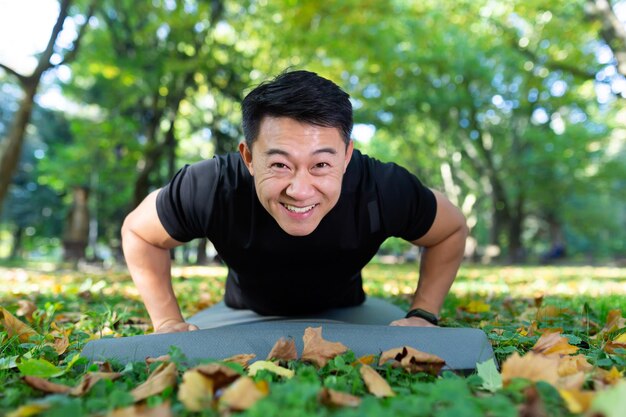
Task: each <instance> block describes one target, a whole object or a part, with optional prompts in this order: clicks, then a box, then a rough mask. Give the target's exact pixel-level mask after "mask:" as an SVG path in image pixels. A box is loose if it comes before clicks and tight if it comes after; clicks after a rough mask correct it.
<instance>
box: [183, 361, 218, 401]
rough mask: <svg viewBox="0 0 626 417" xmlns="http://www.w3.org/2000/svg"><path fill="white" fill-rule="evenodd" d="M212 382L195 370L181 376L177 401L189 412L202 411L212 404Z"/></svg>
mask: <svg viewBox="0 0 626 417" xmlns="http://www.w3.org/2000/svg"><path fill="white" fill-rule="evenodd" d="M214 392H215V390H214V389H213V381H212V380H211V379H210V378H208V377H207V376H205V375H203V374H202V373H200V372H198V371H196V370H189V371H187V372H185V373H184V374H183V382H182V383H181V384H180V387H179V388H178V399H179V400H180V402H181V403H183V405H184V406H185V408H186V409H187V410H189V411H202V410H203V409H205V408H209V407H211V406H212V404H213V393H214Z"/></svg>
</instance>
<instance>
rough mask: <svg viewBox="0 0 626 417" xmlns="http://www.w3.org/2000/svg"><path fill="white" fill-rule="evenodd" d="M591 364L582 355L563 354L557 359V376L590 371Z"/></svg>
mask: <svg viewBox="0 0 626 417" xmlns="http://www.w3.org/2000/svg"><path fill="white" fill-rule="evenodd" d="M592 369H593V365H592V364H590V363H589V361H588V360H587V358H586V357H585V356H584V355H576V356H563V357H562V358H561V359H560V360H559V367H558V374H559V376H568V375H574V374H577V373H579V372H581V371H582V372H591V370H592Z"/></svg>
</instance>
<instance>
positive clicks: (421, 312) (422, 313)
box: [404, 308, 439, 326]
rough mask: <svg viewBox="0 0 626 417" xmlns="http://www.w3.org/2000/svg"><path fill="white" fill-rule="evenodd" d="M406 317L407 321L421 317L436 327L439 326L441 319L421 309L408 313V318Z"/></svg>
mask: <svg viewBox="0 0 626 417" xmlns="http://www.w3.org/2000/svg"><path fill="white" fill-rule="evenodd" d="M404 317H405V318H407V319H408V318H409V317H419V318H421V319H424V320H426V321H427V322H429V323H430V324H434V325H435V326H437V325H439V319H438V318H437V316H435V315H434V314H433V313H431V312H430V311H426V310H423V309H421V308H414V309H413V310H410V311H409V312H408V313H406V316H404Z"/></svg>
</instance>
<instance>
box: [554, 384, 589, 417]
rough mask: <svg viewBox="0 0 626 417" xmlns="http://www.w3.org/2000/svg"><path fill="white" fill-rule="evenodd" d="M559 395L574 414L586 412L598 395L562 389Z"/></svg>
mask: <svg viewBox="0 0 626 417" xmlns="http://www.w3.org/2000/svg"><path fill="white" fill-rule="evenodd" d="M559 394H561V398H563V401H564V402H565V405H566V407H567V409H568V410H569V411H570V412H571V413H574V414H581V413H584V412H586V411H587V410H588V409H589V407H590V406H591V402H592V401H593V398H594V397H595V395H596V393H595V392H593V391H582V390H567V389H560V390H559Z"/></svg>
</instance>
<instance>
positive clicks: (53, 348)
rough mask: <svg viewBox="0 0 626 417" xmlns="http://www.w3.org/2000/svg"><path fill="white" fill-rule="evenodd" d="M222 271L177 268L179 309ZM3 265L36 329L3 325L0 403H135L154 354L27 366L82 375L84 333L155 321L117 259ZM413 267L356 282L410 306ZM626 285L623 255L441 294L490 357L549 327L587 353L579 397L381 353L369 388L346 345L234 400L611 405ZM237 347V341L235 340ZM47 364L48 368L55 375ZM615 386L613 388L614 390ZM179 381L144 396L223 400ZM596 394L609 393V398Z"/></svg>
mask: <svg viewBox="0 0 626 417" xmlns="http://www.w3.org/2000/svg"><path fill="white" fill-rule="evenodd" d="M225 274H226V270H225V269H224V268H222V267H216V266H212V267H176V268H174V270H173V276H174V286H175V289H176V292H177V295H178V297H179V301H180V304H181V308H182V310H183V311H184V313H185V315H188V316H189V315H192V314H194V313H196V312H197V311H199V310H202V309H204V308H206V307H208V306H210V305H212V304H213V303H215V302H217V301H219V300H220V299H221V296H222V291H223V286H224V277H225ZM0 276H1V277H2V278H1V280H2V281H1V282H2V286H1V288H0V306H1V307H4V308H5V309H6V310H7V311H9V312H10V313H12V314H14V315H16V316H17V317H18V318H19V319H20V320H22V321H23V322H24V323H28V324H29V325H30V326H31V327H32V328H33V329H34V330H35V331H36V333H37V334H36V335H34V336H32V337H31V338H30V340H22V341H20V340H18V338H17V337H15V336H13V337H9V332H8V331H7V328H6V326H5V327H2V326H0V380H2V381H4V383H3V384H2V385H1V386H0V415H3V414H4V413H7V414H9V415H11V416H30V415H42V416H53V415H77V416H81V415H84V416H91V415H94V416H95V415H108V414H111V413H113V410H115V409H119V408H123V407H130V406H132V405H133V404H135V403H136V401H135V400H133V398H132V396H130V395H129V391H130V390H132V389H133V388H134V387H136V386H138V385H140V384H141V383H142V382H144V381H145V380H146V378H147V377H148V375H149V373H150V372H151V371H152V370H154V367H155V366H156V365H154V364H152V365H149V366H148V365H146V364H145V363H132V364H119V363H113V362H112V363H111V364H109V365H107V366H111V367H112V368H113V370H114V371H117V372H120V373H121V374H122V377H120V378H118V379H116V380H115V381H110V380H101V381H99V382H97V383H96V384H95V385H94V386H93V387H92V388H91V390H90V391H88V392H86V393H85V394H83V395H80V396H72V395H68V394H49V393H45V392H42V391H41V390H38V389H35V388H32V387H31V386H29V385H28V384H27V383H26V382H25V379H24V376H25V375H33V374H37V373H39V374H40V375H44V376H45V379H46V380H47V381H51V382H55V383H59V384H65V385H68V386H76V385H77V384H78V383H79V381H80V380H81V379H82V378H84V377H85V375H87V374H89V373H93V372H96V371H99V370H101V367H102V364H100V365H99V364H93V363H89V362H88V361H87V360H86V359H84V358H82V357H80V351H81V349H82V347H83V346H84V345H85V343H87V342H88V341H89V340H92V339H94V338H99V337H119V336H132V335H137V334H143V333H146V332H150V331H151V327H150V323H149V320H148V317H147V315H146V313H145V311H144V309H143V304H142V303H141V301H140V299H139V295H138V293H137V291H136V289H135V287H134V285H133V284H132V281H131V280H130V278H129V276H128V274H127V273H126V271H124V270H121V271H106V272H102V271H97V270H94V271H82V272H76V271H70V270H54V269H53V268H48V269H45V268H39V269H38V270H28V269H24V268H20V267H17V266H16V267H4V268H0ZM416 281H417V266H416V265H414V264H400V265H382V264H371V265H369V266H368V267H367V268H366V270H365V271H364V285H365V288H366V291H367V292H368V293H369V294H372V295H377V296H382V297H385V298H387V299H389V300H391V301H392V302H394V303H395V304H397V305H399V306H401V307H403V308H407V307H408V306H409V303H410V299H411V294H412V292H413V290H414V288H415V284H416ZM625 295H626V269H624V268H621V269H620V268H609V267H581V266H577V267H567V266H560V267H487V266H485V267H483V266H480V267H479V266H465V267H463V268H462V269H461V271H460V273H459V276H458V278H457V280H456V282H455V284H454V285H453V288H452V291H451V293H450V295H449V296H448V298H447V299H446V302H445V304H444V308H443V311H442V325H444V326H449V327H460V326H463V327H475V328H481V329H483V330H484V331H485V332H486V333H487V335H488V337H489V339H490V341H491V342H492V345H493V348H494V352H495V353H496V358H497V360H498V363H499V364H502V363H504V362H505V361H506V360H507V358H509V357H511V356H512V355H513V354H519V355H521V356H524V355H525V354H526V353H527V352H529V351H530V350H531V349H532V348H533V346H534V345H535V343H536V342H537V340H538V339H539V337H540V335H541V332H542V329H543V330H545V329H555V328H556V329H558V330H559V332H560V333H561V335H563V336H564V337H565V338H566V340H567V342H568V343H569V345H570V346H574V347H575V348H576V351H577V354H582V355H584V357H585V358H586V360H587V361H588V363H589V364H591V366H592V367H593V370H589V371H588V372H586V373H585V381H584V383H583V385H582V391H584V392H583V394H584V393H586V394H585V395H586V396H587V397H589V401H587V403H584V401H583V400H582V399H581V398H583V397H579V395H580V396H582V395H583V394H581V393H580V392H579V391H581V390H579V391H576V392H574V394H571V395H574V396H575V400H576V401H573V400H572V399H571V397H568V395H570V394H568V393H567V392H565V391H563V389H562V387H561V388H559V386H557V385H555V384H550V383H546V382H532V381H531V380H529V379H526V378H514V379H512V380H510V381H508V382H507V383H506V384H504V386H503V387H499V388H497V389H489V386H488V385H487V384H486V382H485V381H486V380H487V379H489V377H490V376H493V377H494V378H496V379H497V377H499V375H497V371H496V373H495V374H492V375H490V374H488V371H486V370H483V372H482V374H481V373H480V372H479V373H476V374H472V375H469V376H463V375H456V374H454V373H451V372H444V373H443V374H440V375H438V376H432V375H429V374H426V373H415V374H411V373H408V372H406V371H404V370H403V369H402V368H391V367H388V366H381V367H376V369H377V371H378V372H379V374H380V375H382V376H383V377H384V378H385V380H386V381H387V382H388V383H389V384H390V386H391V387H392V389H393V391H394V392H395V393H396V396H395V397H393V398H377V397H375V396H373V395H372V394H370V393H369V392H368V390H367V389H366V387H365V385H364V384H363V381H362V379H361V377H360V375H359V372H358V370H357V369H358V367H359V366H360V365H358V361H357V362H355V361H356V359H357V358H354V357H353V356H350V355H353V354H352V353H351V352H350V351H348V352H347V353H346V354H344V355H341V356H338V357H336V358H334V359H333V360H331V361H330V362H329V364H328V365H326V366H324V367H322V368H319V369H318V368H316V367H314V366H312V365H311V364H308V363H303V362H301V361H291V362H290V363H288V364H286V365H287V366H288V367H290V368H292V369H293V370H295V377H294V378H292V379H289V380H286V379H284V378H282V377H278V376H276V375H274V374H272V373H271V372H269V371H262V372H260V373H258V374H257V375H256V376H255V377H254V381H255V383H256V384H257V386H262V384H265V385H264V386H266V391H267V395H266V396H265V398H264V399H262V400H261V401H258V402H257V403H256V404H255V405H254V406H253V407H251V408H249V409H247V410H246V411H241V412H238V414H240V415H252V416H254V415H258V416H268V415H281V416H289V415H294V416H295V415H297V416H309V415H310V416H326V415H328V416H344V415H345V416H353V415H354V416H357V415H358V416H363V415H365V416H369V415H371V416H393V415H398V416H400V415H402V416H405V415H415V416H422V415H423V416H460V417H462V416H517V415H521V414H523V413H527V414H525V415H533V414H532V411H533V410H534V411H535V412H537V413H538V412H539V411H538V410H540V409H543V410H549V412H548V414H545V415H550V416H552V415H554V416H582V415H586V414H585V413H591V411H590V410H594V411H593V412H596V413H597V415H606V416H611V414H610V413H611V410H612V409H611V407H613V408H614V409H617V408H616V407H618V406H619V407H621V406H623V405H624V404H623V401H624V400H621V401H622V402H620V400H617V401H615V400H610V399H609V400H605V399H604V398H605V396H607V398H610V395H614V396H615V397H616V398H625V397H626V393H623V391H624V389H623V388H622V386H625V387H626V385H624V377H623V373H624V372H625V371H626V350H624V349H620V348H619V347H618V348H617V349H616V350H615V349H614V350H608V351H607V349H606V346H607V344H608V343H609V342H611V341H613V340H616V339H617V338H618V337H619V336H620V334H621V333H623V332H624V318H623V315H622V313H621V312H622V311H626V296H625ZM30 303H32V304H30ZM29 305H30V306H33V305H34V307H35V308H36V309H35V310H34V311H33V312H32V317H30V319H28V318H27V317H26V316H23V315H20V314H19V313H22V311H20V309H22V310H23V309H24V308H26V306H29ZM615 311H618V312H617V316H615ZM612 312H613V313H612ZM611 314H613V315H614V316H613V317H618V319H617V320H616V322H615V326H613V327H611V328H607V327H606V322H607V317H611ZM62 343H65V344H66V345H67V346H66V347H65V349H62V347H59V346H58V345H59V344H62ZM59 352H60V353H59ZM237 353H245V352H233V354H237ZM372 353H373V354H375V353H376V352H372ZM171 356H172V358H173V359H172V360H174V361H177V364H178V366H179V367H178V371H179V374H178V379H179V383H180V382H181V375H182V374H183V373H184V372H185V371H186V370H188V369H190V368H191V367H193V366H194V364H191V363H190V362H189V361H186V360H185V358H184V357H180V352H176V351H173V352H171ZM207 359H209V358H207ZM355 363H356V365H355ZM50 366H51V367H52V368H50ZM599 370H604V371H606V372H609V371H611V372H613V373H612V375H613V377H612V379H611V378H608V377H607V378H605V380H603V382H602V381H600V379H599V378H600V377H599V376H598V375H605V374H604V373H602V374H599V372H600V371H599ZM240 371H242V370H240ZM492 372H493V371H492ZM55 373H56V374H58V375H57V376H52V375H54V374H55ZM607 381H608V382H607ZM620 382H622V383H621V384H620ZM605 385H606V386H605ZM178 386H180V385H178ZM323 388H331V389H335V390H338V391H341V392H345V393H350V394H352V395H355V396H357V397H358V398H360V399H361V403H360V406H359V407H357V408H352V407H337V406H328V405H322V404H321V403H320V400H319V394H320V391H321V390H322V389H323ZM611 388H612V389H613V390H614V391H615V392H617V394H615V393H614V394H611V393H612V392H613V391H611V390H610V389H611ZM176 390H177V388H176V387H170V388H168V389H165V390H163V391H162V392H160V393H158V394H156V395H152V396H150V397H149V398H147V400H144V401H142V402H141V404H145V405H146V406H147V407H159V406H160V407H164V409H167V410H171V412H172V413H174V414H175V415H194V416H195V415H210V416H213V415H225V414H228V413H230V412H231V411H228V410H224V409H221V408H220V407H217V406H215V407H207V408H206V409H204V411H202V412H191V411H189V410H187V409H186V407H185V406H184V405H183V404H182V403H181V402H180V401H179V399H178V397H177V392H176ZM619 390H621V391H619ZM566 391H567V390H566ZM582 391H581V392H582ZM572 392H573V391H572ZM622 394H623V395H622ZM576 404H578V408H577V406H576ZM625 406H626V405H625ZM602 407H608V411H606V410H607V409H603V408H602ZM162 409H163V408H162ZM162 409H160V410H162ZM154 410H159V408H156V409H154ZM598 410H600V411H598ZM528 413H531V414H528ZM603 413H604V414H603ZM111 415H113V414H111ZM127 415H129V414H127ZM137 415H138V414H137ZM166 415H167V414H166ZM534 415H541V414H534ZM614 415H616V416H617V415H619V414H614Z"/></svg>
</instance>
